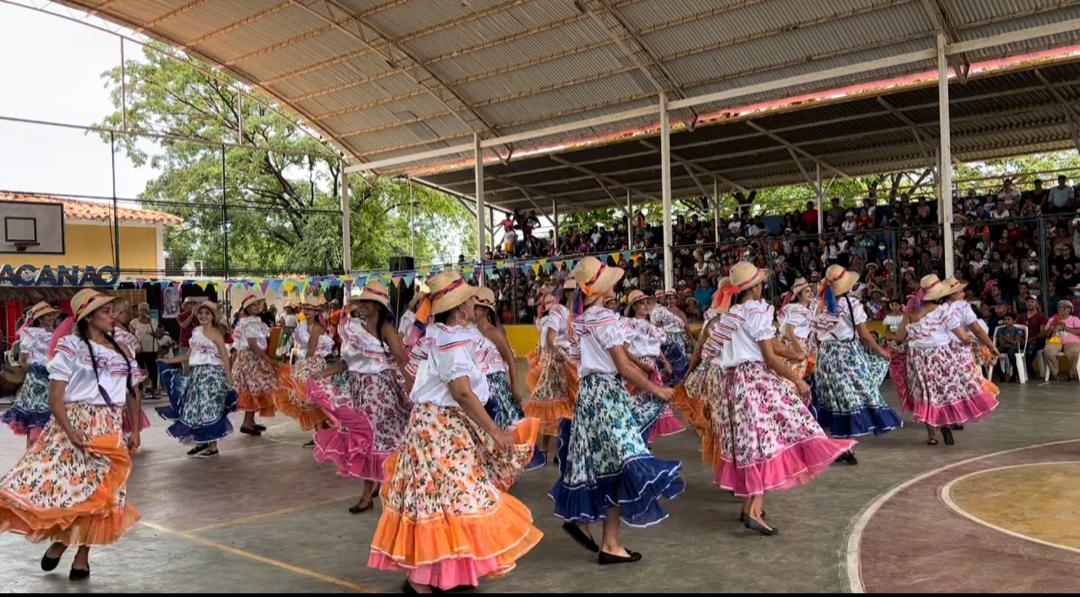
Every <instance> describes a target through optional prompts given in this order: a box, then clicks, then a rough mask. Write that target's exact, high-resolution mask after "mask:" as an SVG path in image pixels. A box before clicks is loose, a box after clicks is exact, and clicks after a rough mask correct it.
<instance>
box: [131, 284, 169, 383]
mask: <svg viewBox="0 0 1080 597" xmlns="http://www.w3.org/2000/svg"><path fill="white" fill-rule="evenodd" d="M131 333H132V334H135V338H136V339H138V341H139V352H138V353H137V354H136V355H135V360H136V361H137V362H138V363H139V367H140V368H142V369H143V370H145V371H146V372H147V374H148V375H149V379H148V380H147V381H148V384H149V392H148V396H152V395H153V394H156V393H157V391H158V370H157V355H158V349H159V348H160V346H159V344H160V343H159V339H160V338H161V337H162V336H163V335H165V332H164V330H160V329H158V327H157V326H156V325H155V324H154V320H153V319H150V304H149V303H139V307H138V314H137V316H136V317H135V319H133V320H131Z"/></svg>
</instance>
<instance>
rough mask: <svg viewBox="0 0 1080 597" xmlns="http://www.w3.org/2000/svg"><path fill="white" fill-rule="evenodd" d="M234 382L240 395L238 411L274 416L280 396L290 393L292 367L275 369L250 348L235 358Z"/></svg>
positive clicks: (278, 365)
mask: <svg viewBox="0 0 1080 597" xmlns="http://www.w3.org/2000/svg"><path fill="white" fill-rule="evenodd" d="M232 365H233V382H234V383H236V391H237V392H238V393H239V394H240V402H239V404H238V405H237V408H238V409H239V410H242V411H245V412H250V411H255V412H257V413H259V416H260V417H272V416H274V412H275V408H274V404H275V403H276V402H277V401H278V398H277V396H278V394H280V393H284V392H288V391H289V386H290V384H289V377H290V370H289V366H288V365H285V364H284V363H278V364H277V365H276V366H275V365H274V364H273V363H269V362H267V361H266V359H263V358H262V357H259V356H257V355H256V354H255V353H253V352H251V351H250V350H248V349H244V350H238V351H236V358H235V359H233V364H232Z"/></svg>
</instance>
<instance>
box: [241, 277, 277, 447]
mask: <svg viewBox="0 0 1080 597" xmlns="http://www.w3.org/2000/svg"><path fill="white" fill-rule="evenodd" d="M265 308H266V301H265V300H264V299H261V298H259V297H258V296H256V295H255V294H254V293H249V294H248V295H247V296H245V297H244V298H243V299H242V300H241V301H240V321H239V322H237V324H236V331H235V333H234V336H235V339H236V340H235V344H234V347H235V348H236V359H235V360H234V361H233V364H232V365H233V370H232V372H233V379H234V380H235V381H236V391H237V392H238V393H239V394H240V402H239V404H238V405H237V408H238V409H239V410H242V411H244V423H243V424H242V425H241V426H240V433H244V434H246V435H262V432H263V431H266V427H264V426H263V425H258V424H256V423H255V414H256V413H258V414H259V416H260V417H272V416H274V412H275V410H276V409H275V406H274V404H275V403H276V402H277V395H278V394H279V393H283V392H288V389H289V387H290V383H289V377H290V370H289V366H288V365H285V364H284V363H279V362H278V361H276V360H274V359H273V358H272V357H271V356H270V355H269V354H268V353H267V352H266V346H267V342H268V339H269V338H270V327H269V326H267V325H266V324H265V323H263V321H262V319H260V318H259V315H260V314H261V313H262V312H263V309H265Z"/></svg>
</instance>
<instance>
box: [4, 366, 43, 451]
mask: <svg viewBox="0 0 1080 597" xmlns="http://www.w3.org/2000/svg"><path fill="white" fill-rule="evenodd" d="M51 417H52V411H51V410H49V371H48V370H47V369H45V366H44V365H42V364H41V363H34V364H33V365H30V370H29V371H27V372H26V379H25V380H23V384H22V386H20V387H19V391H18V392H16V393H15V402H13V403H12V404H11V407H10V408H8V409H7V412H5V413H4V415H3V417H0V421H3V422H4V423H5V424H6V425H7V426H8V427H11V430H12V431H14V432H15V433H16V434H17V435H27V434H29V435H30V439H34V438H36V437H37V435H38V434H39V433H41V430H42V429H44V428H45V424H46V423H48V422H49V419H50V418H51Z"/></svg>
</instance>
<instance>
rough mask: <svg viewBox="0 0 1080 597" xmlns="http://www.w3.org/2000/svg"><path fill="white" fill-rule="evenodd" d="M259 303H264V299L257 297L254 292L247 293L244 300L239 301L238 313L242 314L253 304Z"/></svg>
mask: <svg viewBox="0 0 1080 597" xmlns="http://www.w3.org/2000/svg"><path fill="white" fill-rule="evenodd" d="M260 301H262V302H264V303H265V302H266V299H265V298H263V297H261V296H259V295H257V294H255V293H254V292H249V293H247V294H245V295H244V298H242V299H240V312H243V311H244V310H245V309H247V308H248V307H250V306H251V305H254V304H255V303H258V302H260Z"/></svg>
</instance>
